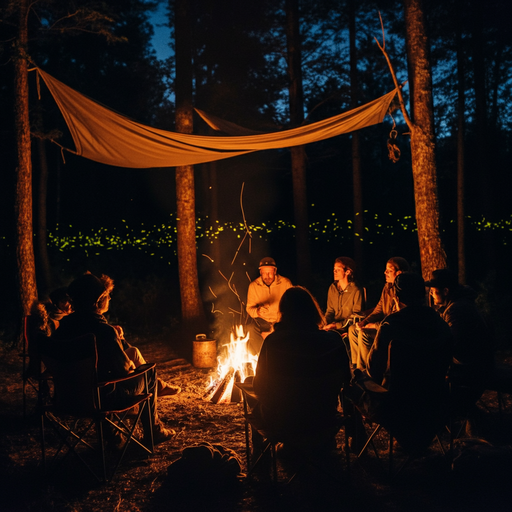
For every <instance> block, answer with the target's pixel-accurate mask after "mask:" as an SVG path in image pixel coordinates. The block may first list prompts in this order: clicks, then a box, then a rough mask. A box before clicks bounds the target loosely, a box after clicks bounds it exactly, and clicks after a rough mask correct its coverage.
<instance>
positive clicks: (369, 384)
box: [356, 378, 453, 480]
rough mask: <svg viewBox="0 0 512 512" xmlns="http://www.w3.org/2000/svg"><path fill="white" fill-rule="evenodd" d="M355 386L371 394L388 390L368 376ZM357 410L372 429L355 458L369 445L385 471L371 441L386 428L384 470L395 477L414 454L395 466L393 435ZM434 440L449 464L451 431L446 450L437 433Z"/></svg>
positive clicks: (451, 445)
mask: <svg viewBox="0 0 512 512" xmlns="http://www.w3.org/2000/svg"><path fill="white" fill-rule="evenodd" d="M356 386H358V387H359V388H360V389H362V390H363V391H365V392H370V393H372V394H382V395H385V394H386V393H388V390H387V389H386V388H384V387H383V386H381V385H380V384H377V383H376V382H374V381H373V380H371V379H370V378H366V379H362V380H359V381H357V382H356ZM356 407H357V405H356ZM358 410H359V408H358ZM359 412H360V414H361V416H362V418H363V420H365V421H366V423H369V424H370V425H374V427H373V428H372V430H371V432H370V435H369V436H368V439H367V440H366V442H365V444H364V445H363V447H362V448H361V450H360V451H359V452H358V453H357V455H356V458H357V460H358V461H360V459H361V458H362V456H363V455H364V454H365V453H366V452H367V451H368V448H369V447H370V446H371V447H372V450H373V452H374V454H375V457H376V459H377V461H378V462H379V464H380V466H381V468H382V469H383V470H384V471H386V468H385V466H384V464H383V461H382V459H381V457H380V456H379V452H378V450H377V447H376V446H375V444H374V442H373V441H374V438H375V436H376V435H377V434H378V433H379V432H380V431H381V430H382V429H384V430H386V432H387V433H388V435H389V445H388V467H387V471H386V472H387V475H388V477H389V478H390V479H391V480H393V479H395V478H396V477H397V476H398V475H399V474H400V473H401V472H402V471H403V470H404V469H405V468H406V467H407V466H408V465H409V463H410V462H411V461H412V460H414V458H415V456H414V455H411V454H408V455H407V457H406V459H405V460H404V461H403V462H402V463H401V464H400V465H399V466H398V467H397V468H395V456H394V441H395V437H394V436H393V434H392V433H391V432H390V430H389V429H388V428H386V426H385V425H382V424H381V423H379V422H377V421H375V420H374V419H369V418H365V416H364V414H363V413H362V412H361V411H360V410H359ZM449 422H450V423H451V413H449ZM439 428H440V430H442V429H443V428H445V427H444V426H442V425H440V427H439ZM448 430H449V432H450V429H449V428H448ZM434 441H437V442H438V443H439V446H440V447H441V450H442V452H443V455H444V456H446V455H447V454H448V455H449V459H450V464H451V457H452V452H453V437H452V434H451V432H450V445H449V449H448V450H446V448H445V447H444V445H443V443H442V442H441V439H440V437H439V434H436V435H435V436H434V439H433V442H434ZM431 444H432V443H431ZM363 469H364V468H363Z"/></svg>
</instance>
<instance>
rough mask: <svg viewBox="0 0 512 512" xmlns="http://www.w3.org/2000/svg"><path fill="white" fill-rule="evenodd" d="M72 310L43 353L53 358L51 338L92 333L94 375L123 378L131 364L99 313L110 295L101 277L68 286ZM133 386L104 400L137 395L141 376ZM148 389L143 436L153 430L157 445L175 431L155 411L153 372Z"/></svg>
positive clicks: (121, 387)
mask: <svg viewBox="0 0 512 512" xmlns="http://www.w3.org/2000/svg"><path fill="white" fill-rule="evenodd" d="M68 294H69V296H70V297H71V300H72V304H73V308H74V312H73V313H71V314H70V315H68V316H66V317H65V318H63V319H62V321H61V322H60V326H59V328H58V329H57V330H56V331H55V333H54V334H53V335H52V337H51V338H50V340H49V342H48V343H47V344H46V347H45V350H46V353H47V354H48V355H49V356H51V357H54V358H58V357H59V354H56V353H55V350H56V348H55V347H56V346H57V344H55V343H52V341H54V340H57V341H58V340H71V339H73V338H77V337H79V336H83V335H85V334H90V333H91V334H94V335H95V337H96V349H97V353H98V362H97V369H98V378H99V379H100V381H101V380H105V381H106V380H111V379H113V378H117V377H123V376H125V375H127V374H128V373H130V372H131V371H133V369H134V363H133V362H132V361H131V360H130V358H129V357H128V355H127V354H126V352H125V351H124V349H123V343H122V341H121V339H120V337H119V335H118V333H117V331H116V329H115V328H114V327H113V326H111V325H110V324H109V323H108V322H107V320H106V318H105V317H104V316H103V314H104V313H105V312H107V311H108V308H109V303H110V295H109V292H108V290H107V287H106V286H105V282H104V280H101V279H100V278H98V277H96V276H95V275H93V274H91V273H86V274H84V275H82V276H80V277H78V278H77V279H75V280H74V281H73V282H72V283H71V284H70V285H69V287H68ZM136 380H137V382H136V385H135V387H128V386H126V385H123V384H118V385H117V386H116V387H115V389H114V390H110V393H109V394H108V396H106V397H104V398H105V399H107V400H108V399H114V400H116V399H122V397H123V396H125V395H131V394H138V393H140V392H142V391H143V387H144V379H143V378H141V379H136ZM148 381H149V392H150V393H151V394H152V397H151V401H150V407H151V411H152V415H151V417H152V424H149V423H148V422H147V420H146V419H145V418H146V417H145V415H144V416H143V428H144V435H145V436H148V435H149V429H152V430H153V440H154V443H155V444H159V443H162V442H165V441H168V440H170V439H172V437H173V436H174V435H175V432H174V431H173V430H171V429H167V428H165V427H164V426H163V425H162V423H161V422H160V420H159V419H158V414H157V377H156V371H153V372H150V373H149V375H148Z"/></svg>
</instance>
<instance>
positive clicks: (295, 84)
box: [286, 0, 311, 286]
mask: <svg viewBox="0 0 512 512" xmlns="http://www.w3.org/2000/svg"><path fill="white" fill-rule="evenodd" d="M286 43H287V50H288V78H289V97H290V121H291V126H292V128H293V127H295V126H300V125H301V124H302V122H303V121H304V95H303V90H302V68H301V51H300V46H301V42H300V29H299V3H298V0H286ZM290 152H291V165H292V181H293V209H294V219H295V226H296V229H295V244H296V252H297V278H298V281H299V282H300V283H302V284H304V285H306V286H308V285H309V284H310V283H309V281H310V276H311V256H310V251H309V221H308V202H307V185H306V150H305V148H304V146H295V147H293V148H290Z"/></svg>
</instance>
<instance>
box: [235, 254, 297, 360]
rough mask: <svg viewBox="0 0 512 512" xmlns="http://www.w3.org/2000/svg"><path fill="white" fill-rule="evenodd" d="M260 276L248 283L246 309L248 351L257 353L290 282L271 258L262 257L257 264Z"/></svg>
mask: <svg viewBox="0 0 512 512" xmlns="http://www.w3.org/2000/svg"><path fill="white" fill-rule="evenodd" d="M259 270H260V277H258V278H257V279H255V280H254V281H252V282H251V283H250V284H249V288H248V290H247V306H246V308H245V309H246V311H247V313H248V315H249V316H250V317H251V318H252V322H251V323H250V324H249V343H248V349H249V352H250V353H251V354H253V355H257V354H259V352H260V349H261V346H262V344H263V340H264V339H265V337H266V336H268V334H269V333H270V332H272V330H273V328H274V324H275V323H276V321H277V317H278V309H279V301H280V300H281V297H282V296H283V293H284V292H285V291H286V290H287V289H288V288H290V286H292V282H291V281H290V280H289V279H288V278H287V277H283V276H281V275H279V274H278V273H277V265H276V262H275V261H274V259H273V258H269V257H266V258H263V259H262V260H261V261H260V264H259Z"/></svg>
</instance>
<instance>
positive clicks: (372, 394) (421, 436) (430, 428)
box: [354, 340, 451, 478]
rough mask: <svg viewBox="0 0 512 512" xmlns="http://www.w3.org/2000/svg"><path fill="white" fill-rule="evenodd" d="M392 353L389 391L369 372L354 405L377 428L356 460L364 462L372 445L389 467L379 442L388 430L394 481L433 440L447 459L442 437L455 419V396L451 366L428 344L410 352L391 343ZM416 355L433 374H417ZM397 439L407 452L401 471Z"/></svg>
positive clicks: (360, 383) (398, 342)
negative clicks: (449, 372) (452, 410)
mask: <svg viewBox="0 0 512 512" xmlns="http://www.w3.org/2000/svg"><path fill="white" fill-rule="evenodd" d="M421 352H422V353H421ZM388 353H389V362H388V364H389V368H390V374H391V375H392V376H395V377H396V378H395V380H393V381H392V382H394V384H393V385H392V387H391V388H390V390H389V391H388V390H387V389H385V388H383V387H382V386H380V385H379V384H377V383H375V382H374V381H372V380H371V379H370V378H369V377H368V376H365V374H361V375H360V376H359V378H357V377H356V379H355V380H356V383H355V387H356V388H357V387H358V388H359V389H360V392H361V394H360V396H358V397H357V398H356V399H355V401H354V402H355V406H356V407H357V409H358V410H359V412H360V414H361V416H362V419H363V420H364V422H365V423H366V424H368V425H370V426H372V428H371V430H370V432H369V436H368V439H367V440H366V442H365V444H364V446H363V447H362V448H361V450H360V451H359V453H358V454H357V458H358V460H360V459H361V457H362V456H363V455H364V454H365V453H366V452H367V450H368V448H369V447H370V446H371V447H372V449H373V451H374V453H375V456H376V458H377V460H378V461H379V462H380V463H381V467H382V468H383V469H385V467H384V465H383V464H382V461H381V459H380V456H379V451H378V449H377V448H376V446H375V443H374V441H375V439H376V436H377V434H378V433H379V432H380V431H381V430H382V429H384V430H386V431H387V433H388V434H389V445H388V447H387V456H388V469H387V474H388V476H389V477H390V478H395V477H396V476H397V475H398V474H399V473H400V472H401V471H402V470H403V469H404V468H405V467H406V466H407V465H408V464H409V463H410V462H411V461H412V460H413V459H414V458H416V457H417V456H418V455H419V454H421V453H422V452H424V451H425V450H426V449H427V448H428V447H429V446H431V444H432V442H433V441H437V442H438V443H439V444H440V446H441V450H442V452H443V454H444V455H445V456H446V455H447V454H448V450H447V449H446V448H445V447H444V445H443V444H442V442H441V439H440V437H439V435H438V434H439V432H441V431H442V430H443V429H444V427H445V425H446V424H447V423H449V421H450V420H449V417H450V396H449V385H448V381H447V380H446V373H447V368H445V367H444V363H443V364H438V363H437V362H436V354H435V352H433V351H432V350H430V349H429V347H428V346H425V347H421V348H420V349H418V347H415V348H414V347H412V348H411V347H409V346H408V344H407V343H404V342H402V341H401V340H395V341H392V342H391V344H390V346H389V349H388ZM417 357H423V358H424V360H425V361H429V362H430V364H426V365H422V368H425V369H427V368H428V370H425V371H428V372H430V373H429V375H422V374H421V372H420V371H419V370H418V371H417V372H416V369H415V368H414V365H411V361H414V360H415V358H417ZM395 369H396V370H395ZM394 371H395V373H393V372H394ZM393 386H394V387H393ZM395 440H396V441H397V442H398V444H399V445H400V446H401V448H402V449H403V451H404V452H405V454H406V457H405V460H404V461H403V462H402V464H400V465H399V466H398V467H397V468H395V454H394V441H395ZM450 448H451V441H450ZM450 453H451V449H450Z"/></svg>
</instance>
